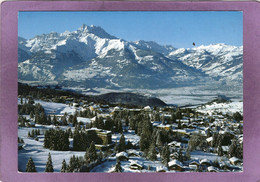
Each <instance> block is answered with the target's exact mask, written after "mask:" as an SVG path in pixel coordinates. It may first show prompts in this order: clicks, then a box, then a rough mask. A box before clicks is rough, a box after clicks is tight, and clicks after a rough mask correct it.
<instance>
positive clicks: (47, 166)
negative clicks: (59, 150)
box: [45, 152, 54, 172]
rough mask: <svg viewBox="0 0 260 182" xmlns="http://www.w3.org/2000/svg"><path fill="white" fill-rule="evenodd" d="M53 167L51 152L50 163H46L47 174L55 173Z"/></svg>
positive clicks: (49, 155)
mask: <svg viewBox="0 0 260 182" xmlns="http://www.w3.org/2000/svg"><path fill="white" fill-rule="evenodd" d="M53 171H54V170H53V165H52V159H51V154H50V152H49V154H48V161H47V163H46V167H45V172H53Z"/></svg>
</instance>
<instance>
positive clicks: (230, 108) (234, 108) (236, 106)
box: [197, 101, 243, 115]
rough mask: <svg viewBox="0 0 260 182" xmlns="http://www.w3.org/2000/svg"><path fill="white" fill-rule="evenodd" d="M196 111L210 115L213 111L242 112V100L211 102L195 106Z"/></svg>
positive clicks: (225, 112)
mask: <svg viewBox="0 0 260 182" xmlns="http://www.w3.org/2000/svg"><path fill="white" fill-rule="evenodd" d="M197 111H198V112H201V113H208V114H209V115H212V114H214V113H220V112H221V113H223V114H230V113H235V112H239V113H241V114H243V102H242V101H233V102H230V103H216V102H214V103H212V104H207V105H205V106H199V107H198V108H197Z"/></svg>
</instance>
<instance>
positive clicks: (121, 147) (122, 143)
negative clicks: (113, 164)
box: [119, 134, 125, 152]
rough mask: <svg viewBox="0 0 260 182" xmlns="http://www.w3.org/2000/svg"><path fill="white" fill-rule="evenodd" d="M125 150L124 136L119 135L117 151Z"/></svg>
mask: <svg viewBox="0 0 260 182" xmlns="http://www.w3.org/2000/svg"><path fill="white" fill-rule="evenodd" d="M122 151H125V136H124V134H122V135H121V137H120V140H119V152H122Z"/></svg>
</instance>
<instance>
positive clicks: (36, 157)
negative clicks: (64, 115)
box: [18, 125, 85, 172]
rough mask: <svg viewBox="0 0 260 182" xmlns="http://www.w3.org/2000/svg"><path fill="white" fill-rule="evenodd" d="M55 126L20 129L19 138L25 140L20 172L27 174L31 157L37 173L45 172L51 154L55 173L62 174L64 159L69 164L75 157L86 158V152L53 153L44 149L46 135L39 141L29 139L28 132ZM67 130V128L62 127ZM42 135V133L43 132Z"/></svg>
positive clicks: (20, 155) (19, 166) (20, 160)
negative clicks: (27, 166) (26, 170)
mask: <svg viewBox="0 0 260 182" xmlns="http://www.w3.org/2000/svg"><path fill="white" fill-rule="evenodd" d="M52 127H53V126H41V125H36V128H25V127H23V128H18V137H20V138H22V139H23V140H24V145H23V150H19V152H18V169H19V171H22V172H25V169H26V164H27V162H28V160H29V158H30V157H32V159H33V161H34V163H35V167H36V170H37V172H44V170H45V165H46V162H47V159H48V154H49V152H50V153H51V157H52V163H53V168H54V172H60V169H61V165H62V161H63V159H65V160H66V162H67V164H68V163H69V161H70V158H71V157H72V156H73V155H76V156H82V157H84V155H85V152H75V151H53V150H49V149H45V148H44V147H43V140H44V135H39V136H38V138H39V141H36V140H34V139H32V138H27V135H28V131H31V130H33V129H40V130H41V131H43V130H47V129H49V128H52ZM61 128H62V129H66V127H61ZM41 134H42V132H41Z"/></svg>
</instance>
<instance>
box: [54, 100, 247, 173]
mask: <svg viewBox="0 0 260 182" xmlns="http://www.w3.org/2000/svg"><path fill="white" fill-rule="evenodd" d="M60 99H63V100H65V103H66V104H68V105H69V106H72V107H75V108H78V109H79V110H84V109H86V108H88V109H89V110H90V111H91V112H93V113H94V114H95V115H96V116H95V117H104V118H105V117H106V116H111V115H113V114H114V113H115V112H120V111H124V110H128V111H130V112H146V113H148V114H150V115H152V114H154V113H155V112H158V111H155V110H153V108H152V107H150V106H146V107H143V108H142V109H140V108H139V109H137V108H136V109H132V108H131V109H128V108H122V107H119V106H116V107H110V106H109V105H98V104H95V103H93V102H90V103H88V102H85V101H82V102H79V103H76V102H74V100H73V98H70V97H67V96H61V98H60ZM159 114H160V118H162V117H163V118H164V119H163V120H164V122H161V121H152V124H153V126H154V127H157V128H159V129H162V130H167V131H169V130H171V131H172V132H173V133H177V134H179V135H180V136H181V141H172V142H170V143H168V145H169V147H170V148H174V149H178V150H179V149H184V150H185V149H186V148H187V146H188V141H189V138H190V136H191V135H192V134H193V133H194V132H195V133H196V132H198V133H200V135H201V136H202V137H203V139H205V141H206V142H207V143H208V145H209V146H210V145H211V143H212V141H213V137H212V134H213V133H214V132H218V133H219V134H224V133H229V134H231V135H234V136H235V137H237V138H238V139H239V142H240V143H243V133H239V129H241V127H243V121H241V122H234V121H232V120H229V119H226V118H225V117H224V116H222V115H221V114H219V115H217V114H216V115H211V116H209V115H205V114H199V115H197V116H196V117H195V116H194V115H193V114H192V113H190V114H188V115H187V114H186V115H183V117H182V119H177V120H176V122H174V123H171V124H167V119H169V117H170V116H171V114H170V113H168V112H167V111H163V110H160V111H159ZM56 117H57V119H58V120H61V118H62V117H63V115H56ZM95 117H93V118H83V117H77V121H78V122H81V123H83V124H85V125H87V124H90V123H93V122H94V121H95V119H96V118H95ZM179 123H180V126H179ZM86 132H87V135H88V138H89V139H91V141H94V142H95V146H96V149H99V150H106V149H108V148H112V146H113V142H112V133H111V131H106V130H101V129H97V128H90V129H86ZM209 132H210V133H211V136H209V135H208V133H209ZM221 147H222V151H223V153H224V154H225V153H227V152H228V150H229V146H221ZM133 156H134V157H142V155H141V153H140V152H138V151H137V150H128V151H127V152H121V153H117V154H116V158H118V159H119V160H120V161H124V160H129V161H130V164H129V168H130V169H132V170H142V169H145V168H147V166H145V165H144V163H143V162H141V161H139V160H132V159H131V157H133ZM170 157H171V160H170V162H169V163H168V166H167V167H166V166H164V165H161V166H157V167H156V169H155V170H156V171H157V172H167V171H208V172H220V171H234V170H235V171H236V170H237V171H239V170H241V168H242V164H243V161H242V160H241V159H238V158H236V157H232V158H230V159H229V160H226V161H221V162H220V161H219V162H218V164H217V165H216V164H213V163H214V162H213V161H210V160H208V159H207V158H205V159H201V160H198V159H192V160H190V161H185V162H183V163H182V162H180V161H178V160H177V157H176V154H175V153H171V156H170ZM216 166H218V167H216Z"/></svg>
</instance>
